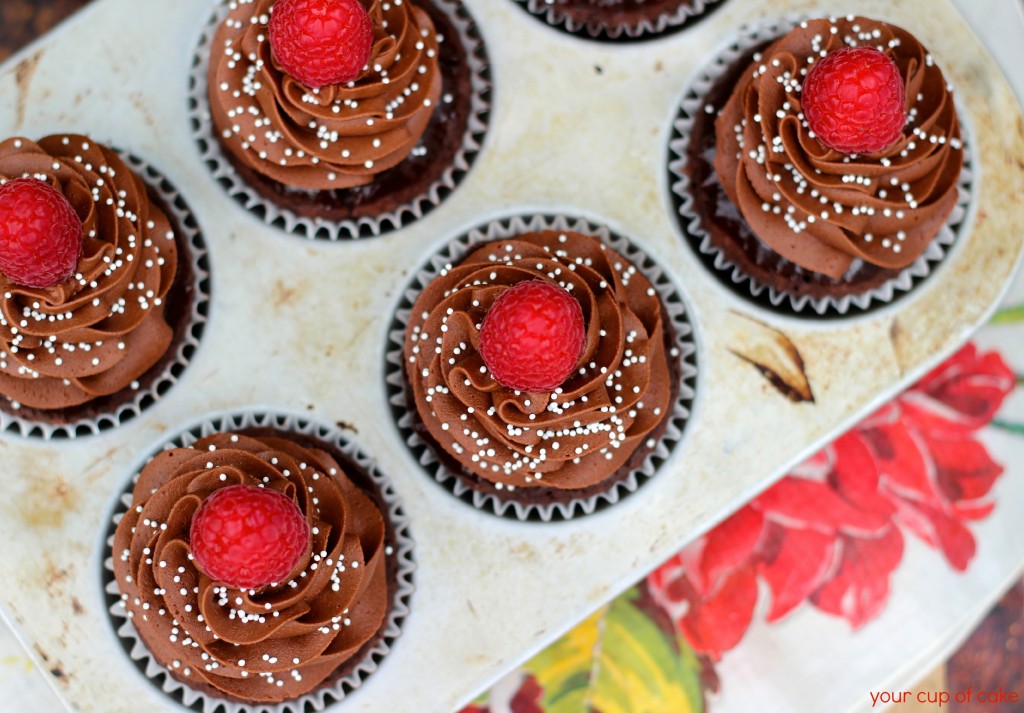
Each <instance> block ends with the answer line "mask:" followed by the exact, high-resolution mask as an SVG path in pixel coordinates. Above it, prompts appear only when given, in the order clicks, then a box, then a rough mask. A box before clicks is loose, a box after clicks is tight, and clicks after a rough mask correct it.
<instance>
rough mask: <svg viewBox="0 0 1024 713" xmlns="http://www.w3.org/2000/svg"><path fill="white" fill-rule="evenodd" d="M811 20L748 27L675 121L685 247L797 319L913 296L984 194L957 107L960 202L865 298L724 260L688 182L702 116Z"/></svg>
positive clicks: (671, 167) (705, 73)
mask: <svg viewBox="0 0 1024 713" xmlns="http://www.w3.org/2000/svg"><path fill="white" fill-rule="evenodd" d="M805 19H806V17H804V16H803V15H797V16H787V17H784V18H777V19H774V20H765V21H762V22H757V23H750V24H747V25H744V26H743V27H742V28H741V29H740V31H739V32H738V33H737V34H736V35H735V36H734V37H733V38H732V39H731V40H730V41H729V42H728V43H727V44H726V45H724V46H723V47H722V48H721V49H720V50H719V51H718V52H716V53H715V54H714V55H713V57H712V59H710V60H709V61H708V62H706V63H705V64H704V65H702V66H701V67H700V68H699V69H698V70H697V72H696V74H695V75H694V76H693V77H692V78H691V80H690V81H689V82H688V84H687V86H686V90H685V91H684V93H683V95H682V99H681V101H680V102H679V104H678V109H677V113H676V115H675V118H674V119H673V122H672V127H673V131H672V135H671V139H670V141H669V147H668V148H669V163H668V173H669V184H670V190H671V192H672V198H673V203H674V205H675V208H676V220H677V223H678V225H679V228H680V230H681V231H682V233H683V235H684V239H685V241H686V242H688V243H689V244H690V246H691V247H693V249H694V250H695V251H696V252H698V253H699V254H700V256H701V257H703V258H704V260H703V262H704V264H705V265H708V266H710V267H712V268H713V272H714V273H716V277H718V278H719V279H720V280H721V281H722V282H724V283H726V284H727V285H729V286H730V287H732V288H733V289H734V290H736V291H738V292H740V293H741V294H742V296H743V297H747V296H748V294H749V297H750V298H752V299H753V301H754V302H755V303H757V304H760V305H763V306H765V307H766V308H775V309H782V310H784V311H787V312H789V313H791V314H793V315H795V316H802V317H807V316H817V317H821V316H827V317H836V316H838V317H844V316H852V315H857V314H862V313H864V312H867V311H869V310H872V309H877V308H879V307H882V306H884V305H887V304H889V303H891V302H893V300H895V299H897V298H899V297H900V296H902V295H904V294H906V293H908V292H910V291H911V290H912V289H914V288H915V287H916V286H917V285H919V284H920V283H922V282H923V281H924V280H925V279H926V278H927V277H928V276H929V275H931V274H932V271H933V270H934V269H935V268H936V267H938V266H939V265H940V264H941V263H942V262H943V261H944V260H945V259H946V257H947V256H948V255H949V253H950V252H951V250H952V249H953V247H954V245H955V244H956V243H957V241H958V240H959V239H960V238H961V233H966V232H967V231H968V230H969V229H970V228H969V226H970V223H971V221H968V220H965V218H966V217H967V215H968V213H969V212H970V210H971V206H972V204H973V201H974V193H975V192H976V191H977V189H978V176H977V171H976V168H975V166H974V163H973V156H972V153H971V147H972V146H973V145H974V141H973V135H974V132H973V124H972V122H971V120H970V115H969V114H968V113H967V112H966V111H965V110H964V107H963V105H962V104H961V103H960V102H959V101H957V104H956V106H957V114H958V116H959V119H960V127H961V133H962V137H961V139H962V141H963V146H964V167H963V170H962V171H961V172H960V177H959V181H958V187H959V197H958V198H957V202H956V206H955V207H954V208H953V212H952V213H951V214H950V216H949V218H948V219H947V220H946V223H945V224H944V225H943V226H942V228H941V229H940V230H939V233H938V234H937V235H936V236H935V238H934V239H933V240H932V241H931V243H929V244H928V247H927V248H926V249H925V251H924V253H922V254H921V255H920V257H918V259H917V260H915V261H914V262H913V263H911V264H910V265H909V266H908V267H906V268H904V269H903V270H901V271H900V272H899V274H897V275H896V276H895V277H892V278H890V279H889V280H887V281H885V282H883V283H882V284H881V285H879V286H877V287H874V288H872V289H869V290H865V291H864V292H862V293H858V294H847V295H843V296H825V297H818V298H815V297H811V296H810V295H795V294H791V293H789V292H787V291H784V290H779V289H776V288H775V287H771V286H768V285H765V284H763V283H761V282H760V281H758V280H757V279H756V278H754V277H753V276H751V275H748V274H747V273H745V272H744V271H743V269H742V267H741V266H739V265H737V264H736V263H735V262H733V261H731V260H729V259H728V258H727V257H726V256H725V254H724V252H723V251H722V249H721V248H719V247H718V246H717V245H715V244H714V243H713V241H712V239H711V236H710V235H709V233H708V231H707V230H706V229H705V228H704V225H703V222H702V219H701V216H700V215H699V213H698V211H697V209H696V207H695V201H694V199H693V196H692V194H691V193H690V178H689V176H687V175H686V166H687V155H686V154H687V148H688V147H689V145H690V141H691V133H692V130H693V125H694V120H695V117H696V116H698V115H699V114H702V113H704V112H705V111H706V109H705V106H706V105H705V101H704V97H705V96H707V94H708V93H709V92H710V91H711V89H712V87H714V85H715V83H716V82H717V81H718V79H719V78H720V77H721V76H722V75H723V74H724V73H725V72H727V71H728V69H729V68H730V67H731V66H732V65H733V63H734V62H736V61H738V60H739V59H740V58H741V57H742V56H743V55H744V54H746V53H748V52H749V51H750V50H752V49H754V48H756V47H758V46H760V45H762V44H764V43H766V42H771V41H773V40H776V39H778V38H779V37H781V36H782V35H784V34H785V33H786V32H788V31H789V30H791V29H793V28H794V27H796V26H797V25H798V24H799V23H800V22H802V21H803V20H805ZM954 96H955V93H954ZM964 237H966V236H964Z"/></svg>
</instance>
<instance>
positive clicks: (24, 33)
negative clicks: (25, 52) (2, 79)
mask: <svg viewBox="0 0 1024 713" xmlns="http://www.w3.org/2000/svg"><path fill="white" fill-rule="evenodd" d="M90 1H91V0H2V2H0V62H2V61H3V60H4V59H6V58H7V57H9V56H10V55H11V54H13V53H14V52H15V51H17V50H18V49H19V48H21V47H23V46H25V45H27V44H28V43H29V42H31V41H32V40H34V39H35V38H36V37H38V36H39V35H41V34H43V33H44V32H46V31H47V30H49V29H50V28H51V27H53V26H54V25H56V24H57V23H58V22H60V21H61V20H63V19H64V18H66V17H67V16H68V15H70V14H71V13H73V12H75V11H76V10H79V9H81V8H82V7H85V6H86V5H88V4H89V2H90Z"/></svg>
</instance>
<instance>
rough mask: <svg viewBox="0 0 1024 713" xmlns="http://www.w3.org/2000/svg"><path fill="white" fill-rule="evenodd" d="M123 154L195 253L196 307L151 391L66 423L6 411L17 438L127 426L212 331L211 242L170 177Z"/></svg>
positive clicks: (4, 423)
mask: <svg viewBox="0 0 1024 713" xmlns="http://www.w3.org/2000/svg"><path fill="white" fill-rule="evenodd" d="M115 150H117V152H118V154H119V155H120V156H121V159H122V160H123V161H124V162H125V163H126V164H127V165H128V167H129V168H131V169H132V170H133V171H135V173H137V174H138V175H139V176H140V177H141V178H142V180H143V181H144V182H145V184H146V186H147V188H148V189H149V190H150V191H152V192H153V194H154V195H156V196H157V197H158V198H159V199H160V200H161V201H162V203H163V207H166V209H167V211H168V213H169V216H168V217H169V218H170V220H171V224H172V226H173V227H174V228H175V230H177V231H178V233H179V234H178V235H177V243H178V245H179V246H181V247H184V248H185V249H187V250H188V251H189V263H190V265H191V268H192V275H193V293H192V304H191V306H190V308H189V315H188V317H187V320H186V324H185V327H184V330H183V333H182V337H181V339H180V341H179V342H178V343H177V344H176V345H173V346H174V349H175V353H174V358H173V359H172V360H171V361H170V362H169V363H168V364H167V366H166V367H164V368H163V369H162V370H161V371H160V373H159V374H157V375H155V376H151V375H150V374H149V373H148V372H147V373H146V374H144V375H143V377H142V378H143V379H144V380H150V379H151V380H150V383H149V384H148V385H147V386H146V387H145V388H137V389H135V394H134V395H133V396H132V397H131V398H130V399H128V400H127V401H125V402H124V403H122V404H120V405H118V406H117V408H115V409H113V410H112V411H110V412H103V413H99V414H97V415H94V416H90V417H88V418H84V417H83V418H77V419H72V420H69V421H68V422H66V423H50V422H47V421H40V420H34V419H31V418H25V417H22V416H18V415H15V414H11V413H8V412H7V411H3V410H0V433H6V434H16V435H19V436H23V437H26V438H39V439H42V440H62V439H71V438H82V437H85V436H90V435H96V434H99V433H102V432H104V431H109V430H110V429H112V428H116V427H118V426H120V425H121V424H123V423H126V422H128V421H130V420H132V419H134V418H136V417H137V416H139V415H140V414H141V413H142V412H143V411H145V410H146V409H148V408H149V407H151V406H153V405H154V404H155V403H156V402H157V401H159V400H160V398H161V397H162V396H163V395H164V394H165V393H167V391H168V390H169V389H170V388H171V387H173V386H174V385H175V384H176V383H177V382H178V379H179V378H181V375H182V373H183V372H184V371H185V368H186V367H187V366H188V365H189V362H190V361H191V360H192V357H193V355H194V354H195V351H196V349H197V348H198V347H199V340H200V339H201V338H202V335H203V331H204V329H205V327H206V319H207V313H208V311H209V306H210V291H211V288H210V267H209V255H208V252H207V248H206V241H205V240H204V238H203V234H202V231H201V230H200V228H199V225H198V224H197V223H196V221H195V219H194V218H193V215H192V211H191V209H190V208H189V207H188V204H187V203H186V202H185V200H184V198H182V195H181V193H180V192H179V191H178V190H177V189H176V188H175V187H174V185H173V184H171V182H170V181H168V180H167V178H166V177H165V176H164V175H163V173H161V172H160V171H158V170H157V169H155V168H153V167H152V166H151V165H149V163H147V162H146V161H144V160H143V159H141V158H139V157H137V156H135V155H133V154H129V153H127V152H124V151H121V150H118V149H115Z"/></svg>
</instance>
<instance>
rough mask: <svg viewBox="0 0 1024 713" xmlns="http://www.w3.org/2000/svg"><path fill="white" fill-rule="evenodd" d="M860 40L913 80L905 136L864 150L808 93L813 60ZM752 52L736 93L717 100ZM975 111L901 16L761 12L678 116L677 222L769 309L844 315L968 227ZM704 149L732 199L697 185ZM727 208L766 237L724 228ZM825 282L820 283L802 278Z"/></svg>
mask: <svg viewBox="0 0 1024 713" xmlns="http://www.w3.org/2000/svg"><path fill="white" fill-rule="evenodd" d="M852 46H869V47H877V48H882V49H883V50H885V52H886V53H887V54H888V55H889V56H891V58H892V59H893V61H894V62H895V64H896V66H897V67H898V69H899V71H900V74H901V76H902V77H903V79H904V82H905V87H906V97H907V107H908V116H907V124H906V127H905V129H904V132H903V136H902V137H901V138H900V139H898V140H897V141H896V142H895V143H893V144H892V145H890V146H888V147H887V148H885V149H884V150H882V151H879V152H875V153H871V154H866V155H846V154H843V153H840V152H838V151H836V150H834V149H831V148H828V147H827V146H825V145H824V144H823V143H822V142H820V141H819V140H818V139H817V138H816V137H815V135H814V134H813V132H812V131H810V130H809V128H808V126H807V122H806V118H805V117H804V114H803V112H802V106H801V99H800V97H801V91H802V83H803V80H804V79H805V77H806V75H807V73H808V71H809V69H810V67H812V66H813V63H814V61H815V59H819V58H821V57H824V56H826V55H827V54H829V53H831V52H834V51H835V50H837V49H839V48H841V47H852ZM755 50H756V52H755ZM752 52H753V53H754V54H753V57H752V58H750V53H752ZM744 57H748V59H747V60H746V61H747V62H748V63H749V64H748V65H746V69H745V71H743V72H742V73H740V75H739V78H738V80H737V81H736V83H735V84H734V85H730V86H729V90H730V92H729V96H728V99H727V101H722V104H721V105H718V104H717V102H718V101H719V100H718V99H717V98H715V99H714V102H715V103H713V102H712V99H711V96H712V95H713V94H714V95H715V96H716V97H717V92H719V91H721V90H720V89H719V87H718V83H719V82H721V81H723V77H725V76H726V75H727V74H728V73H734V72H736V70H737V69H738V65H739V63H741V62H743V61H744V59H743V58H744ZM958 109H959V110H958ZM715 115H717V116H718V118H717V120H715ZM967 118H968V117H967V116H966V115H965V113H964V112H963V110H962V108H958V107H957V105H956V103H955V101H954V97H953V94H952V91H951V88H950V87H949V86H948V85H947V83H946V79H945V78H944V76H943V74H942V72H941V70H940V69H939V67H938V65H937V64H936V63H935V61H934V59H933V58H932V56H931V55H930V54H929V53H928V52H927V50H925V48H924V47H923V46H922V45H921V43H920V42H919V41H918V40H916V39H915V38H914V37H913V36H912V35H911V34H910V33H909V32H907V31H905V30H903V29H901V28H899V27H896V26H893V25H888V24H886V23H883V22H879V21H875V20H869V19H866V18H858V17H852V16H851V17H845V18H830V19H821V20H803V19H796V18H794V19H787V20H778V21H775V22H765V23H762V24H758V25H751V26H749V27H746V28H744V29H743V30H742V31H741V32H740V33H739V35H738V36H737V37H736V38H734V39H733V40H731V41H730V42H729V44H728V45H727V46H726V47H724V48H723V49H722V50H721V51H720V52H719V53H717V54H716V56H715V57H714V58H713V59H712V60H711V61H710V62H708V63H707V64H706V65H705V66H704V67H702V68H701V69H700V70H698V72H697V74H696V76H695V77H694V79H693V80H692V82H691V84H690V86H689V87H688V88H687V90H686V92H685V93H684V96H683V99H682V101H681V103H680V107H679V114H678V116H677V118H676V119H675V121H674V122H673V128H674V132H673V135H672V139H671V141H670V151H669V153H670V156H669V175H670V179H671V182H672V184H671V188H672V193H673V200H674V205H675V207H676V210H677V214H678V216H679V218H680V227H681V228H682V229H683V231H684V233H685V235H686V237H687V239H688V240H689V241H690V242H691V244H692V245H693V246H694V247H695V249H696V250H697V251H698V252H699V253H700V255H701V257H702V259H703V261H704V263H705V264H706V265H708V266H709V267H710V268H711V269H712V270H713V271H714V272H715V273H716V275H717V276H719V277H720V279H722V280H723V281H724V282H725V283H726V284H727V285H729V286H730V287H732V288H733V289H735V290H737V291H738V292H739V293H740V294H746V295H749V296H751V297H753V298H755V300H756V301H759V302H763V303H764V304H766V305H769V306H771V307H773V308H778V307H782V308H784V309H787V310H789V311H792V312H793V313H795V314H800V313H803V312H805V311H813V312H814V313H817V314H819V315H826V314H831V315H845V314H850V313H859V312H863V311H864V310H867V309H869V308H871V307H873V306H879V305H883V304H886V303H889V302H891V301H893V300H894V299H895V298H897V297H898V296H900V295H901V294H902V293H904V292H907V291H909V290H910V289H911V288H912V287H913V286H914V285H916V284H918V283H920V282H921V281H922V280H923V279H924V278H926V277H927V276H928V275H929V274H931V271H932V269H933V267H934V266H935V265H936V264H937V263H939V262H941V261H942V260H943V259H944V258H945V257H946V255H947V253H948V251H949V249H950V247H951V246H952V245H953V243H954V242H955V240H956V239H957V237H958V234H959V233H960V232H962V231H963V230H964V229H965V228H966V225H967V221H965V220H964V218H965V215H966V212H967V208H968V206H969V204H970V197H971V192H972V191H973V190H975V187H974V183H975V175H974V172H973V170H972V167H971V164H970V158H971V157H970V153H969V151H968V146H969V136H970V124H969V121H968V120H967ZM712 121H714V123H715V127H716V130H715V135H716V137H717V150H715V151H713V152H708V151H705V150H703V149H701V148H698V147H696V146H692V145H691V142H693V141H694V140H695V139H694V137H695V129H697V127H702V126H705V125H706V124H707V123H708V122H712ZM701 132H705V129H703V128H701ZM709 156H710V158H709ZM694 161H707V162H709V163H713V166H714V179H713V180H714V182H715V183H714V185H716V186H717V185H720V186H721V189H722V190H723V191H724V193H725V195H726V196H727V197H728V201H729V203H728V204H727V205H725V206H724V207H722V206H719V207H718V208H713V207H710V206H709V205H707V201H706V200H705V199H698V198H695V193H696V192H700V191H707V190H708V188H707V185H710V184H702V185H699V186H698V185H694V180H695V179H694V173H693V170H694V169H693V166H692V164H693V163H694ZM711 211H715V213H714V215H712V214H711V213H710V212H711ZM723 217H724V218H725V219H728V220H733V221H736V220H738V221H742V223H743V224H744V225H746V226H749V230H751V231H752V232H753V234H754V235H756V236H757V237H756V239H757V240H759V241H761V243H763V245H764V248H761V249H759V248H757V247H753V248H748V247H743V248H741V247H738V245H739V243H736V244H732V245H730V244H728V243H726V242H723V241H722V240H721V239H718V238H716V237H715V236H714V233H715V230H713V229H712V227H711V225H710V223H711V222H712V221H718V220H722V219H723ZM744 251H745V256H744V257H741V252H744ZM745 267H746V269H745ZM869 274H870V277H864V276H865V275H869ZM773 275H786V278H785V279H786V280H787V281H789V282H788V284H792V285H794V286H795V287H793V288H788V289H787V288H786V287H785V286H784V284H781V283H776V282H773V280H772V279H771V278H772V276H773ZM858 280H862V284H863V286H862V287H860V286H858V284H859V283H858V282H857V281H858ZM818 283H821V285H820V287H819V288H817V291H816V292H815V293H814V294H810V292H811V290H808V289H807V288H806V286H807V285H818ZM825 283H828V285H834V286H836V289H834V290H832V292H833V293H832V294H826V293H827V292H829V288H828V285H826V284H825Z"/></svg>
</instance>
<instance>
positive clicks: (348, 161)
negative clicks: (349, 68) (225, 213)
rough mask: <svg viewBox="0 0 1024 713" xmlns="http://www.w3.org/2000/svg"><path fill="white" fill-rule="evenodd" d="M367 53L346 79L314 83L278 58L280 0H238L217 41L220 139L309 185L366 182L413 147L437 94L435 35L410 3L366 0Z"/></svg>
mask: <svg viewBox="0 0 1024 713" xmlns="http://www.w3.org/2000/svg"><path fill="white" fill-rule="evenodd" d="M364 2H365V4H366V7H367V11H368V12H369V15H370V20H371V21H372V23H373V28H374V41H373V47H372V49H371V51H370V59H369V61H368V62H367V65H366V67H365V68H364V70H363V72H362V74H360V75H359V77H357V78H356V79H355V80H353V81H352V82H348V83H346V84H344V85H341V84H335V85H328V86H324V87H320V88H319V89H311V88H309V87H307V86H306V85H304V84H303V83H302V82H300V81H299V80H297V79H294V78H293V77H291V76H289V75H288V74H286V73H285V72H284V70H283V69H281V67H280V65H278V64H277V62H276V60H275V59H274V56H273V52H272V51H271V47H270V42H269V40H268V39H267V37H268V32H267V23H268V22H269V20H270V13H271V11H272V7H273V4H274V0H238V1H237V2H235V3H233V4H232V5H233V6H232V9H231V11H230V12H229V13H228V15H227V18H226V19H225V20H224V21H223V22H222V23H221V24H220V26H219V27H218V28H217V31H216V32H215V34H214V37H213V40H212V42H211V45H210V47H211V56H210V66H209V84H210V87H209V95H210V114H211V119H212V121H213V126H214V130H215V131H216V132H218V136H219V138H220V141H221V145H222V146H223V147H224V148H225V149H226V150H227V151H230V152H231V153H232V155H234V157H235V158H236V159H237V160H239V161H241V162H242V163H243V164H245V165H246V166H249V167H251V168H252V169H253V170H255V171H257V172H259V173H261V174H263V175H265V176H267V177H269V178H271V179H273V180H275V181H277V182H278V183H282V184H284V185H287V186H294V187H298V188H304V189H309V190H328V189H335V188H350V187H352V186H359V185H363V184H366V183H369V182H370V181H372V180H373V178H374V176H376V175H377V174H378V173H381V172H382V171H385V170H387V169H389V168H391V167H393V166H395V165H396V164H397V163H399V162H400V161H401V160H402V159H403V158H405V157H406V156H408V155H409V153H410V152H411V151H412V150H413V148H414V147H415V146H416V143H417V142H418V141H419V139H420V136H421V135H422V134H423V131H424V130H425V129H426V127H427V123H428V122H429V120H430V116H431V114H432V112H433V110H434V107H435V106H437V102H438V101H439V99H440V96H441V74H440V72H439V69H438V66H437V52H438V41H439V38H438V37H437V34H436V32H435V30H434V25H433V23H432V22H431V20H430V18H429V16H428V15H427V14H426V13H425V12H424V11H423V10H421V9H420V8H418V7H415V6H414V5H413V4H412V3H411V2H409V1H408V0H406V1H405V2H400V3H399V2H384V1H383V0H364Z"/></svg>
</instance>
